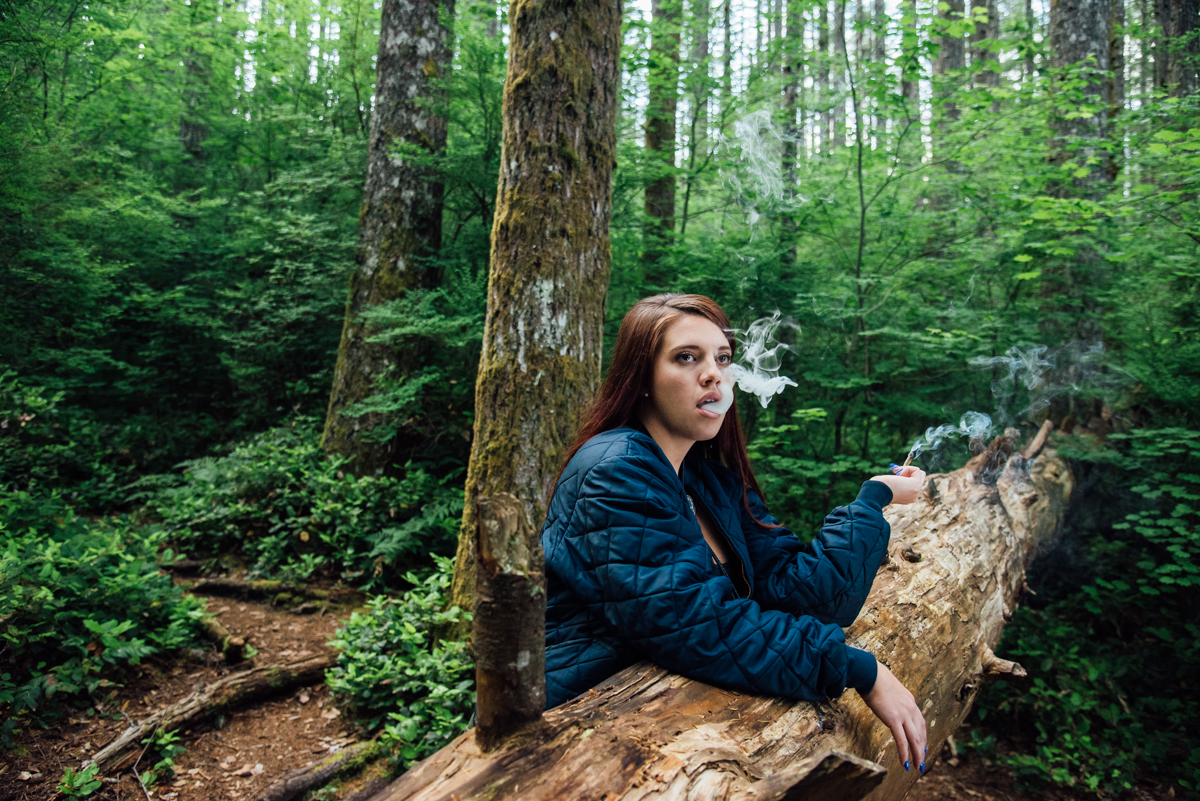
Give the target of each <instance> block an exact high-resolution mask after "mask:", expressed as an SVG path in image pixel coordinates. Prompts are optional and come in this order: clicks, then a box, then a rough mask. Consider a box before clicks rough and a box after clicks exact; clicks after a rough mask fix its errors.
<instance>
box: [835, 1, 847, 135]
mask: <svg viewBox="0 0 1200 801" xmlns="http://www.w3.org/2000/svg"><path fill="white" fill-rule="evenodd" d="M832 66H833V126H832V134H833V145H834V147H840V146H842V145H844V144H845V143H846V98H845V96H844V95H843V92H845V85H846V2H845V0H833V64H832Z"/></svg>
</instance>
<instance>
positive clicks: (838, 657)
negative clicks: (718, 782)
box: [542, 295, 926, 772]
mask: <svg viewBox="0 0 1200 801" xmlns="http://www.w3.org/2000/svg"><path fill="white" fill-rule="evenodd" d="M729 329H730V326H729V320H728V319H727V318H726V317H725V313H724V312H723V311H721V308H720V307H719V306H718V305H717V304H716V303H714V302H713V301H711V300H709V299H708V298H705V297H702V296H700V295H658V296H656V297H652V298H646V299H645V300H642V301H640V302H638V303H637V304H636V305H635V306H634V307H633V308H632V309H631V310H630V311H629V313H628V314H627V315H625V319H624V320H623V321H622V323H621V329H620V332H619V333H618V335H617V345H616V353H615V355H614V357H613V361H612V365H611V367H610V369H609V372H608V377H607V378H606V379H605V382H604V385H603V387H601V389H600V393H599V395H598V396H597V398H596V401H595V403H594V404H593V406H592V408H591V409H590V410H589V412H588V414H587V416H586V417H585V419H584V420H583V424H582V426H581V428H580V432H579V434H578V436H577V438H576V441H575V443H574V444H573V445H572V447H571V448H570V449H569V450H568V453H567V458H566V462H565V466H564V468H563V469H562V471H561V473H560V474H559V477H558V481H557V484H556V487H555V492H554V497H553V499H552V500H551V502H550V509H549V513H548V515H547V518H546V523H545V526H544V527H543V529H542V545H543V547H544V549H545V553H546V577H547V583H548V603H547V609H546V695H547V706H549V707H552V706H557V705H558V704H561V703H563V702H565V701H567V700H569V699H571V698H573V697H574V696H576V695H578V694H579V693H581V692H584V691H586V690H587V689H588V688H590V687H592V686H594V685H596V684H597V683H599V682H600V681H602V680H603V679H605V678H607V677H608V676H610V675H612V674H613V673H615V672H616V671H618V670H620V669H622V668H624V667H627V666H628V665H630V664H632V663H634V662H635V661H637V660H639V659H642V658H646V659H650V660H651V661H653V662H655V663H656V664H659V665H661V666H663V667H665V668H667V669H668V670H672V671H674V672H677V673H681V674H683V675H685V676H690V677H692V678H695V679H699V680H702V681H706V682H710V683H712V684H716V685H719V686H724V687H729V688H732V689H735V690H739V691H743V692H751V693H762V694H774V695H782V696H786V697H789V698H797V699H803V700H809V701H820V700H823V699H825V698H830V697H837V696H839V695H841V693H842V692H843V691H844V690H845V688H847V687H853V688H854V689H855V690H857V691H858V692H859V694H860V695H861V696H862V698H863V700H864V701H865V702H866V704H867V706H868V707H870V709H871V710H872V711H873V712H874V713H875V714H876V715H877V716H878V717H879V719H880V720H881V721H883V723H884V724H885V725H887V726H888V727H889V728H890V729H891V730H892V733H893V735H894V736H895V740H896V745H897V748H898V750H899V752H900V759H901V761H902V762H903V763H904V768H905V770H908V769H909V764H910V761H915V762H919V765H920V769H921V771H922V772H924V769H925V762H924V757H925V748H926V731H925V719H924V717H923V716H922V715H921V711H920V709H919V708H918V707H917V705H916V702H915V700H914V699H913V696H912V693H910V692H908V690H906V689H905V688H904V687H903V685H901V684H900V682H899V681H898V680H897V679H896V678H895V677H894V676H893V675H892V673H891V671H889V670H888V669H887V667H885V666H884V665H882V664H880V663H879V662H878V661H877V660H876V659H875V658H874V657H873V656H871V655H870V654H869V653H867V652H866V651H861V650H859V649H856V648H850V647H848V646H847V645H846V644H845V635H844V633H843V632H842V629H841V627H842V626H848V625H850V623H851V622H852V621H853V620H854V618H855V617H856V616H857V615H858V612H859V609H861V607H862V604H863V601H864V600H865V599H866V596H867V593H868V591H869V590H870V588H871V582H872V580H873V578H874V575H875V571H876V568H877V567H878V566H879V564H880V561H881V559H882V557H883V554H884V552H885V550H886V548H887V543H888V536H889V534H890V529H889V527H888V524H887V522H886V521H885V520H884V519H883V515H882V513H881V512H882V509H883V507H884V506H886V505H887V504H888V503H911V502H912V501H913V500H914V499H915V498H916V496H917V493H918V492H919V491H920V489H921V486H922V484H923V482H924V479H925V474H924V473H923V472H922V471H921V470H918V469H916V468H905V470H904V471H903V472H902V473H901V475H881V476H875V477H874V478H872V479H870V480H869V481H866V482H864V484H863V486H862V490H861V491H860V492H859V494H858V498H857V500H855V501H854V502H853V503H851V504H850V505H849V506H846V507H839V508H838V509H835V510H834V511H833V512H832V513H831V514H830V515H829V517H827V518H826V519H825V523H824V526H823V527H822V529H821V532H820V533H819V534H818V535H817V537H816V539H814V540H813V542H812V544H811V545H809V546H802V545H801V544H800V543H799V542H798V541H797V540H796V538H795V537H793V536H792V534H791V532H789V531H788V530H787V529H785V528H783V527H781V526H779V525H778V524H776V523H775V520H774V519H773V518H772V517H771V516H770V515H769V514H768V513H767V509H766V507H765V506H764V504H763V501H762V497H761V496H762V493H761V491H760V490H759V488H758V482H757V481H755V479H754V474H753V473H752V472H751V470H750V464H749V460H748V457H747V455H746V445H745V441H744V439H743V437H742V431H741V426H740V425H739V423H738V419H737V410H736V406H732V407H728V411H725V412H724V413H722V412H721V411H720V410H721V409H722V408H725V406H724V405H723V404H721V403H719V401H720V399H721V398H722V397H723V396H724V395H726V394H727V393H732V391H733V386H732V382H731V381H730V380H729V379H728V377H727V376H726V375H725V370H726V369H727V368H728V367H729V365H730V364H732V363H733V349H734V343H733V341H732V339H731V338H730V337H729V336H728V335H727V334H726V332H727V331H729Z"/></svg>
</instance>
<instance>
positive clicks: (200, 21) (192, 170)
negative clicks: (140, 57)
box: [59, 3, 212, 189]
mask: <svg viewBox="0 0 1200 801" xmlns="http://www.w3.org/2000/svg"><path fill="white" fill-rule="evenodd" d="M205 5H206V3H193V4H192V6H191V8H190V12H191V14H190V17H191V19H190V22H191V28H192V30H191V35H192V36H193V37H195V38H197V39H207V38H209V37H210V36H211V34H210V33H208V32H205V31H204V26H205V22H207V20H205V18H204V17H205V11H204V7H205ZM183 68H184V72H183V109H182V110H181V112H180V114H179V146H180V147H181V148H183V152H184V153H186V154H187V155H188V156H189V160H188V162H187V164H186V165H185V175H182V176H180V177H181V178H182V183H183V185H184V186H185V187H186V188H187V189H197V188H199V187H201V186H203V185H204V140H206V139H208V124H207V123H206V122H205V121H204V115H205V112H206V111H207V108H208V87H209V80H210V78H211V77H212V55H211V53H210V51H209V48H207V47H202V48H196V47H194V46H193V45H188V46H187V48H186V49H185V50H184V51H183ZM63 73H64V76H63V78H64V83H65V80H66V66H65V64H64V67H63ZM60 100H61V98H60ZM61 105H62V104H61V102H60V106H61ZM59 113H60V114H61V113H62V112H61V111H60V112H59Z"/></svg>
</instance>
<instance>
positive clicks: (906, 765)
mask: <svg viewBox="0 0 1200 801" xmlns="http://www.w3.org/2000/svg"><path fill="white" fill-rule="evenodd" d="M904 772H905V773H908V760H907V759H906V760H904Z"/></svg>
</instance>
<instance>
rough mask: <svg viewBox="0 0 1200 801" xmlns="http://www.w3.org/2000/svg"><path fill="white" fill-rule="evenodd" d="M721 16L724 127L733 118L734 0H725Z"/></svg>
mask: <svg viewBox="0 0 1200 801" xmlns="http://www.w3.org/2000/svg"><path fill="white" fill-rule="evenodd" d="M721 17H722V19H721V25H722V27H723V28H724V30H725V43H724V45H723V47H722V50H721V125H722V128H724V126H725V125H726V124H728V122H729V121H730V120H731V119H733V0H725V3H724V5H723V6H722V7H721Z"/></svg>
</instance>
